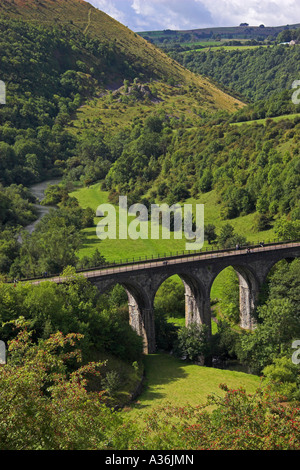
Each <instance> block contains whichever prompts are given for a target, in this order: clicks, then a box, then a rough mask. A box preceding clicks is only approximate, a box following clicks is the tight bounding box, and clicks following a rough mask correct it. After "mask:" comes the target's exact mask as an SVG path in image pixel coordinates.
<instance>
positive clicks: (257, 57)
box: [170, 30, 300, 102]
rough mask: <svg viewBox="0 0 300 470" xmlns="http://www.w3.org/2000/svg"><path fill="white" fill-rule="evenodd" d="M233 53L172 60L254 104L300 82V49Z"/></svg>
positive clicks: (179, 55)
mask: <svg viewBox="0 0 300 470" xmlns="http://www.w3.org/2000/svg"><path fill="white" fill-rule="evenodd" d="M298 31H300V30H298ZM232 49H233V48H227V49H224V48H218V47H212V48H210V49H209V50H208V49H207V48H206V49H199V51H187V52H180V53H178V52H177V53H176V52H172V53H170V56H171V57H173V58H174V59H176V60H177V61H179V62H180V63H181V64H182V65H184V66H185V67H187V68H188V69H190V70H192V71H193V72H196V73H200V74H203V75H205V76H207V77H210V78H211V79H214V80H216V81H217V82H218V83H220V84H222V85H224V86H226V87H227V88H228V89H231V90H234V91H236V92H238V93H240V94H241V95H242V96H244V97H245V99H247V100H249V101H251V102H255V101H257V100H262V99H268V98H270V97H271V96H272V95H273V94H274V93H278V92H281V91H283V90H287V89H291V86H292V83H293V81H294V80H298V79H299V60H300V46H299V45H296V46H293V47H289V46H284V45H274V46H272V47H255V48H252V49H251V48H250V49H243V48H238V49H236V50H232ZM274 101H275V99H274Z"/></svg>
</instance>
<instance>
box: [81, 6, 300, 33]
mask: <svg viewBox="0 0 300 470" xmlns="http://www.w3.org/2000/svg"><path fill="white" fill-rule="evenodd" d="M89 1H90V3H92V5H94V6H95V7H97V8H99V9H100V10H102V11H104V12H105V13H107V14H108V15H110V16H112V17H113V18H115V19H116V20H118V21H120V23H123V24H125V25H126V26H128V27H129V28H130V29H132V30H134V31H150V30H162V29H181V30H184V29H196V28H206V27H213V26H237V25H239V24H240V23H245V22H246V23H249V24H251V25H259V24H262V23H263V24H265V25H266V26H279V25H286V24H293V23H297V21H299V20H297V18H300V2H299V0H89Z"/></svg>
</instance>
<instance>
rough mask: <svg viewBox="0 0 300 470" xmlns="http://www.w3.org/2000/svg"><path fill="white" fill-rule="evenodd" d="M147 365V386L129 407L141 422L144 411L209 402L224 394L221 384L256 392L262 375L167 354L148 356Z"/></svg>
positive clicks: (134, 416)
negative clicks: (201, 365)
mask: <svg viewBox="0 0 300 470" xmlns="http://www.w3.org/2000/svg"><path fill="white" fill-rule="evenodd" d="M144 367H145V374H146V380H145V383H144V389H143V391H142V393H141V395H140V396H139V397H138V400H137V401H136V402H135V403H133V405H132V406H131V407H130V408H129V407H128V408H126V409H125V410H126V411H127V413H128V417H129V418H135V419H136V420H137V422H140V423H141V424H142V422H143V413H145V412H149V411H151V410H152V409H153V408H154V407H156V406H164V405H167V404H171V405H174V406H185V405H192V406H196V405H199V404H203V403H205V401H206V397H207V396H208V395H210V394H214V393H215V394H218V395H222V394H223V392H222V391H221V390H220V389H219V384H221V383H226V384H227V385H228V387H229V388H234V389H237V388H239V387H243V388H245V389H246V391H247V392H248V393H253V392H255V390H256V389H257V388H258V387H259V385H260V377H258V376H256V375H251V374H246V373H243V372H236V371H231V370H222V369H217V368H212V367H199V366H197V365H194V364H191V363H188V362H186V361H182V360H180V359H177V358H175V357H173V356H172V355H170V354H167V353H158V354H150V355H148V356H145V358H144Z"/></svg>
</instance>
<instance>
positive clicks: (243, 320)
mask: <svg viewBox="0 0 300 470" xmlns="http://www.w3.org/2000/svg"><path fill="white" fill-rule="evenodd" d="M229 266H231V267H232V268H233V269H234V271H235V272H236V274H237V276H238V280H239V309H240V326H241V328H244V329H247V330H252V329H254V328H255V324H256V322H255V318H254V316H253V312H254V310H255V307H256V304H257V300H258V294H259V289H260V285H261V284H260V282H259V280H258V278H257V276H256V274H255V272H254V270H252V269H251V267H249V266H248V265H247V266H245V265H240V264H234V263H233V264H229V265H226V266H223V267H220V269H219V270H218V271H217V272H215V275H214V276H213V278H212V280H211V283H210V286H209V292H210V291H211V287H212V284H213V282H214V281H215V279H216V277H217V276H218V275H219V274H220V273H221V272H222V271H223V270H224V269H226V268H228V267H229Z"/></svg>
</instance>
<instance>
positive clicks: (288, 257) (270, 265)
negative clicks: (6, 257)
mask: <svg viewBox="0 0 300 470" xmlns="http://www.w3.org/2000/svg"><path fill="white" fill-rule="evenodd" d="M296 258H298V256H297V255H295V256H291V255H285V256H281V257H278V258H277V259H273V260H269V261H268V262H267V263H265V265H264V269H262V270H261V284H264V283H265V282H266V280H267V277H268V275H269V274H270V272H271V271H272V269H273V268H274V267H275V266H276V264H277V263H279V262H280V261H284V260H286V261H287V262H289V263H290V262H292V261H294V260H295V259H296Z"/></svg>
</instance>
